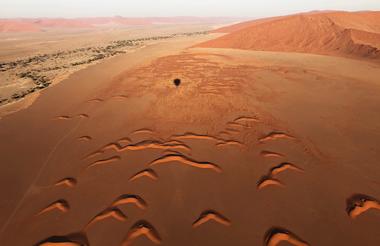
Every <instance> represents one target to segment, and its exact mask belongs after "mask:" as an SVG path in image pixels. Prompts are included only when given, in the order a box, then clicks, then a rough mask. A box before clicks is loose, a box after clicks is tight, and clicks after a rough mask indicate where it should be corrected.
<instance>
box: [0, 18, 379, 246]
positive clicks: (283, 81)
mask: <svg viewBox="0 0 380 246" xmlns="http://www.w3.org/2000/svg"><path fill="white" fill-rule="evenodd" d="M339 15H340V14H337V16H339ZM342 15H343V14H342ZM310 18H312V19H313V18H315V20H312V19H310ZM337 18H338V17H337ZM339 18H340V17H339ZM282 21H283V22H284V23H287V25H289V27H291V26H292V25H298V24H297V23H300V21H301V22H303V23H305V25H306V26H308V25H309V24H310V23H319V24H318V29H321V30H323V31H324V33H325V34H326V35H327V34H328V33H329V32H330V30H331V29H330V28H331V27H334V30H336V31H337V32H336V34H338V33H340V32H341V31H342V30H341V27H338V26H337V24H331V22H328V23H327V24H326V23H325V22H327V19H326V18H325V17H324V15H315V16H313V17H305V16H294V17H289V18H288V19H286V20H282ZM339 21H341V22H342V23H343V22H344V21H343V19H342V20H341V19H339ZM329 23H330V24H329ZM358 23H359V22H357V21H356V20H355V21H352V22H350V23H348V22H345V24H344V25H346V26H348V25H351V26H352V28H354V25H359V24H358ZM263 25H264V24H263ZM265 25H273V30H275V29H276V28H277V27H276V24H275V23H271V24H269V23H267V24H265ZM342 25H343V24H342ZM360 25H362V26H361V27H362V29H361V31H363V32H364V31H365V32H373V33H375V29H371V30H369V29H370V28H374V27H372V26H370V25H368V26H365V25H364V24H360ZM306 26H305V28H306ZM327 26H328V27H329V28H328V29H325V27H327ZM248 28H249V27H248ZM256 28H258V29H256ZM254 29H255V32H256V31H257V30H265V29H266V28H262V29H261V27H260V26H257V27H255V28H254ZM307 29H309V28H307ZM364 29H366V30H364ZM309 31H310V33H312V31H316V30H309ZM238 32H239V31H238ZM342 32H345V31H342ZM269 33H270V32H268V34H267V38H268V36H270V34H269ZM230 35H234V33H231V34H230ZM239 35H240V34H239ZM247 35H248V36H249V35H251V34H249V33H248V34H247ZM306 36H308V33H306ZM227 37H232V36H224V37H223V38H222V40H226V42H227V41H229V40H230V39H229V38H227ZM308 37H310V36H308ZM210 38H211V37H210V36H208V37H194V38H188V37H185V38H182V39H176V40H168V41H162V42H158V43H155V44H153V45H149V46H147V47H144V48H142V49H139V50H137V51H136V52H133V53H128V54H123V55H121V56H118V57H114V58H111V59H108V60H105V61H104V62H101V63H99V64H96V65H93V66H90V67H88V68H86V69H83V70H80V71H79V72H76V73H74V74H72V75H71V76H70V77H69V78H68V79H66V80H64V81H62V82H61V83H59V84H57V85H55V86H53V87H49V88H47V89H46V90H43V91H42V92H41V93H40V94H41V95H40V96H39V97H38V98H37V99H36V100H35V101H34V103H33V104H32V105H30V106H29V107H27V108H25V109H23V110H20V111H18V112H15V113H13V114H10V115H7V116H5V117H4V118H2V119H0V156H1V166H0V189H1V194H2V199H1V200H0V207H1V210H0V242H1V245H2V246H19V245H20V246H24V245H44V246H46V245H50V246H52V245H91V246H105V245H107V246H117V245H124V246H126V245H136V246H145V245H146V246H148V245H170V246H179V245H184V246H185V245H186V246H187V245H188V246H194V245H207V246H231V245H239V246H249V245H265V246H285V245H295V246H307V245H314V246H336V245H345V246H357V245H363V246H364V245H366V246H367V245H368V246H371V245H374V246H375V245H379V244H380V234H379V228H380V202H379V199H380V182H379V177H380V166H379V159H380V151H379V146H380V114H379V105H380V81H379V78H380V64H379V63H378V62H373V61H372V60H369V59H351V58H344V57H333V56H323V55H314V54H301V53H291V52H285V51H287V49H285V48H284V49H281V51H282V52H274V51H252V50H250V49H251V47H253V46H250V45H252V44H251V43H250V42H246V43H248V46H247V49H248V50H244V49H222V48H189V47H194V45H195V44H197V43H200V42H205V41H206V40H208V39H210ZM360 38H363V36H361V35H360ZM371 38H372V36H371ZM247 40H248V41H249V40H250V39H246V40H244V41H247ZM366 40H367V41H368V40H370V38H368V39H367V38H366ZM276 41H277V40H276ZM210 42H219V44H227V43H224V41H223V42H220V40H219V41H218V39H216V41H210ZM368 42H369V41H368ZM275 43H278V42H273V44H275ZM290 45H291V44H289V46H281V47H290ZM313 47H314V46H313ZM244 48H245V47H244ZM307 51H309V50H307ZM312 51H313V48H310V52H312ZM355 54H356V53H355ZM175 78H180V79H181V81H182V82H181V85H180V86H179V87H175V86H174V85H173V79H175ZM0 110H1V109H0Z"/></svg>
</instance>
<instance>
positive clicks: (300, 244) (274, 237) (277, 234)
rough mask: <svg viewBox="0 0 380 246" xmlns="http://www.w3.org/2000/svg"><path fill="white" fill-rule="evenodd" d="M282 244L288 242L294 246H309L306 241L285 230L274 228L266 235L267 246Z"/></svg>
mask: <svg viewBox="0 0 380 246" xmlns="http://www.w3.org/2000/svg"><path fill="white" fill-rule="evenodd" d="M281 242H287V243H289V244H291V245H294V246H309V244H308V243H307V242H306V241H304V240H303V239H301V238H300V237H298V236H297V235H295V234H294V233H292V232H290V231H288V230H286V229H284V228H280V227H273V228H271V229H269V230H268V231H267V233H266V234H265V238H264V245H265V246H280V244H281Z"/></svg>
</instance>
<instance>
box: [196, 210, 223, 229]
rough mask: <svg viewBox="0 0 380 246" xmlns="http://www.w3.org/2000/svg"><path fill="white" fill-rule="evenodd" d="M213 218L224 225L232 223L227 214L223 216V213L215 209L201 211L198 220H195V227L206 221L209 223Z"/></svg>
mask: <svg viewBox="0 0 380 246" xmlns="http://www.w3.org/2000/svg"><path fill="white" fill-rule="evenodd" d="M211 220H212V221H215V222H217V223H219V224H221V225H224V226H230V225H231V221H230V220H229V219H227V218H226V217H225V216H223V215H222V214H220V213H218V212H216V211H215V210H206V211H204V212H202V213H201V215H200V216H199V218H198V219H197V220H196V221H194V223H193V228H196V227H198V226H200V225H203V224H204V223H207V222H208V221H211Z"/></svg>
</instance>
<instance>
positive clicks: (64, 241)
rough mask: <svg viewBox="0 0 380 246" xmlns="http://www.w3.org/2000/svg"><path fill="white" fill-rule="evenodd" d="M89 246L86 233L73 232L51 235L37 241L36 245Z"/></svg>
mask: <svg viewBox="0 0 380 246" xmlns="http://www.w3.org/2000/svg"><path fill="white" fill-rule="evenodd" d="M54 245H56V246H89V245H90V243H89V241H88V238H87V236H86V234H84V233H72V234H69V235H65V236H51V237H49V238H47V239H44V240H42V241H41V242H39V243H36V244H35V245H34V246H54Z"/></svg>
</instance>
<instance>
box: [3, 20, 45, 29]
mask: <svg viewBox="0 0 380 246" xmlns="http://www.w3.org/2000/svg"><path fill="white" fill-rule="evenodd" d="M38 31H40V28H39V27H38V25H36V24H35V23H30V22H24V21H20V20H0V32H38Z"/></svg>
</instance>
